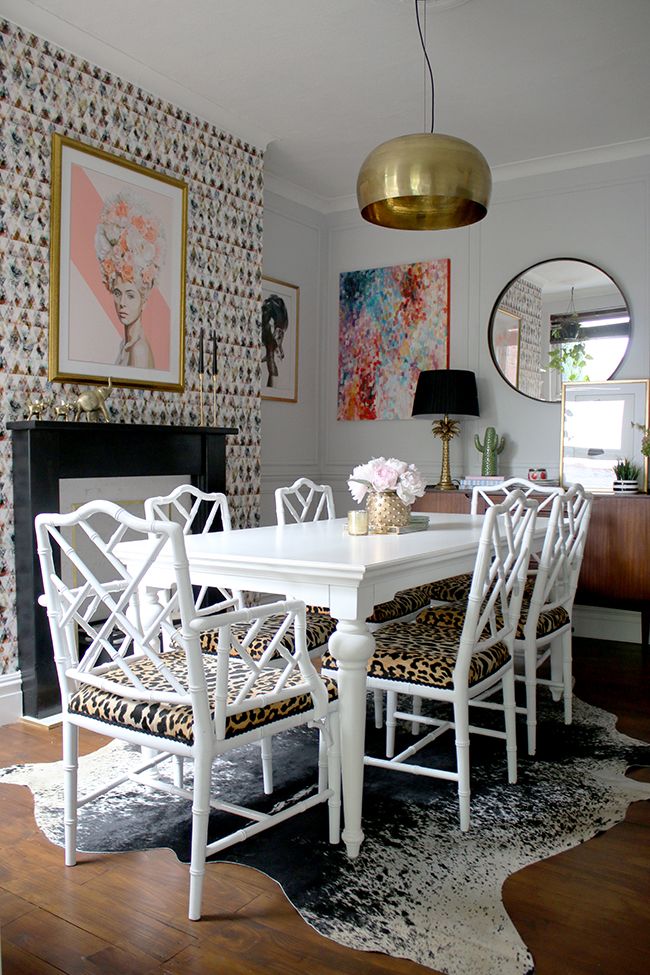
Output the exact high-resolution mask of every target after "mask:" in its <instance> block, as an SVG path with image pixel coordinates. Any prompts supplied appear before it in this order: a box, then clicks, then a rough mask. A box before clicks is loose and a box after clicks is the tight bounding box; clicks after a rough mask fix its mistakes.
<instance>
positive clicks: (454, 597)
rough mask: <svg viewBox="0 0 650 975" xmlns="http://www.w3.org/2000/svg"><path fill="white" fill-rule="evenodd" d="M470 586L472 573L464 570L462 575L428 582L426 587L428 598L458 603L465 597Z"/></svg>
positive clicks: (441, 601)
mask: <svg viewBox="0 0 650 975" xmlns="http://www.w3.org/2000/svg"><path fill="white" fill-rule="evenodd" d="M471 587H472V573H471V572H464V573H463V574H462V575H458V576H449V577H448V578H447V579H439V580H438V582H430V583H429V585H428V587H427V588H428V591H429V599H430V600H434V601H435V602H440V603H460V602H462V601H463V600H464V599H467V597H468V596H469V591H470V589H471Z"/></svg>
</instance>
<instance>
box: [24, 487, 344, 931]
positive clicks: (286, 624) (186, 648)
mask: <svg viewBox="0 0 650 975" xmlns="http://www.w3.org/2000/svg"><path fill="white" fill-rule="evenodd" d="M35 527H36V536H37V548H38V555H39V560H40V564H41V570H42V575H43V584H44V590H45V591H44V595H43V596H42V597H41V600H40V601H41V603H42V604H44V605H45V607H46V609H47V614H48V619H49V623H50V630H51V634H52V642H53V647H54V657H55V661H56V668H57V674H58V677H59V682H60V687H61V694H62V702H63V714H64V728H63V740H64V762H63V765H64V780H65V807H66V816H65V820H66V826H65V851H66V852H65V856H66V864H68V865H72V864H74V863H75V861H76V820H77V815H76V814H77V809H78V808H79V807H80V806H81V805H84V804H85V803H86V802H88V801H90V800H91V799H93V798H96V797H97V796H99V795H102V794H104V793H105V792H106V791H108V790H109V789H111V788H113V787H115V786H116V785H118V784H119V783H120V782H122V781H123V780H124V778H125V776H124V775H122V776H120V777H119V778H117V779H115V780H114V781H113V782H111V783H109V784H108V785H106V786H104V787H103V788H101V789H97V788H96V783H93V786H92V792H91V794H89V795H87V796H82V797H78V795H77V761H78V758H77V756H78V727H79V726H81V727H86V728H89V729H91V730H94V731H97V732H98V733H100V734H102V735H112V736H113V737H115V738H118V739H121V740H124V741H128V742H131V743H133V744H135V745H139V746H141V747H143V748H144V749H145V751H146V753H147V754H146V757H145V759H144V761H143V762H142V764H141V765H140V766H139V768H138V769H136V770H135V771H131V772H130V773H129V774H128V776H127V777H129V778H132V779H134V780H135V781H140V782H141V783H143V784H145V785H146V786H147V787H149V788H155V789H162V791H164V792H168V793H171V794H174V795H179V796H182V797H185V798H188V799H191V800H192V803H193V806H192V812H193V820H192V858H191V867H190V907H189V916H190V918H192V919H198V918H199V917H200V914H201V897H202V883H203V876H204V873H205V858H206V856H209V855H211V854H213V853H215V852H217V851H218V850H221V849H224V848H225V847H227V846H230V845H232V844H233V843H237V842H240V841H241V840H243V839H246V838H247V837H248V836H250V835H252V834H254V833H256V832H259V831H260V830H262V829H267V828H269V827H270V826H272V825H274V824H275V823H276V822H279V821H281V820H282V819H286V818H287V816H289V815H295V814H297V813H298V812H301V811H304V810H305V809H306V808H309V807H310V806H311V805H314V804H316V803H318V802H325V801H327V802H328V803H329V805H330V841H331V842H338V830H339V827H338V817H339V812H340V750H339V746H338V724H337V723H335V722H334V718H335V717H336V711H335V703H336V701H335V698H336V693H335V688H334V687H333V686H332V687H330V688H329V691H328V688H327V687H326V686H325V684H324V682H323V680H322V679H321V678H320V676H319V674H318V673H317V672H316V669H315V668H314V665H313V663H312V662H311V660H310V658H309V655H308V653H307V647H306V640H305V628H306V622H305V605H304V603H303V602H301V601H299V600H285V601H282V602H276V603H272V604H266V605H264V606H262V607H255V608H252V609H235V610H231V611H228V612H220V613H218V614H217V615H213V616H202V615H197V612H196V609H195V605H194V599H193V593H192V587H191V583H190V574H189V566H188V560H187V555H186V551H185V541H184V533H183V526H182V525H180V524H178V523H176V522H172V521H169V520H152V519H146V518H145V519H141V518H137V517H135V516H134V515H131V514H129V513H128V512H126V511H124V510H123V509H122V508H120V507H119V506H118V505H116V504H113V503H112V502H108V501H96V502H90V503H88V504H86V505H83V506H82V507H80V508H79V509H78V510H77V511H75V512H73V513H72V514H67V515H62V514H58V513H57V514H40V515H38V516H37V518H36V521H35ZM71 532H74V533H75V537H77V538H78V533H79V532H81V533H83V536H82V537H84V538H85V539H87V540H88V541H89V542H90V549H91V552H92V557H91V558H89V557H88V556H87V555H86V554H85V551H84V555H83V556H82V555H80V554H79V551H77V550H76V549H75V547H73V545H72V544H71V542H70V540H69V538H68V536H69V535H70V533H71ZM134 540H136V541H137V542H138V543H139V544H138V545H137V546H136V549H137V554H135V553H133V551H132V549H129V548H128V546H125V545H124V543H125V542H127V541H128V542H131V541H134ZM86 547H88V545H87V543H86ZM163 548H165V550H166V552H165V555H166V557H167V554H171V564H172V565H173V584H171V579H170V587H169V588H168V589H166V590H165V591H164V592H163V593H162V596H161V598H160V599H159V601H158V602H157V603H155V604H154V603H153V602H152V601H151V600H150V599H148V600H147V602H146V605H145V604H144V603H143V602H142V601H141V598H140V594H141V592H142V591H143V590H149V592H151V589H152V586H151V585H150V581H151V579H152V576H151V571H152V568H153V567H154V566H155V564H156V561H157V560H158V558H159V556H160V554H161V552H162V550H163ZM129 553H131V554H129ZM125 559H128V564H127V563H126V562H125V561H124V560H125ZM166 564H168V563H166ZM70 567H72V572H71V571H70ZM71 575H72V576H73V583H74V584H73V585H71V584H70V583H69V579H70V577H71ZM66 580H68V581H66ZM271 616H273V617H274V619H277V620H278V628H277V632H276V633H275V635H274V636H273V638H272V639H270V640H269V641H268V646H267V647H266V649H265V651H264V653H263V654H262V655H261V657H260V656H255V657H254V656H252V655H251V654H250V653H249V652H248V649H247V648H248V647H249V646H250V645H251V643H252V642H253V641H254V640H255V637H256V634H257V631H258V630H259V628H260V627H261V626H262V625H263V624H264V622H265V621H266V620H267V619H268V618H269V617H271ZM178 617H180V628H177V627H176V622H177V619H178ZM235 626H236V627H237V635H235V634H234V633H233V631H232V630H233V627H235ZM290 628H292V629H293V640H292V641H291V642H290V649H288V648H287V646H285V645H284V644H283V642H282V640H283V638H284V637H285V635H286V634H287V633H288V631H289V629H290ZM204 629H210V630H213V631H214V630H218V633H219V637H218V641H219V642H218V653H217V654H216V655H214V654H212V655H203V654H202V652H201V647H200V634H201V632H202V631H203V630H204ZM81 632H83V633H84V634H85V638H86V641H87V643H88V647H87V649H86V650H85V652H84V653H83V654H82V655H80V653H79V649H78V635H79V633H81ZM172 635H174V636H175V640H176V649H174V648H172V647H170V638H171V636H172ZM179 646H180V648H179ZM299 724H309V725H314V726H315V727H317V728H318V731H319V735H320V749H319V755H320V757H319V770H318V789H317V791H316V792H315V793H314V794H313V795H310V797H309V798H308V799H306V800H305V799H304V798H303V797H302V796H300V797H299V801H298V802H296V803H295V805H292V804H289V807H288V808H285V809H283V810H281V811H280V812H279V813H276V812H275V811H273V812H272V813H270V814H267V813H264V814H261V813H259V812H258V811H255V810H249V809H246V808H244V807H240V806H232V805H231V804H229V803H225V802H222V801H220V800H219V799H218V798H215V797H212V798H211V795H210V791H211V768H212V763H213V761H214V759H215V758H216V757H217V756H218V755H220V754H223V753H225V752H227V751H230V750H231V749H233V748H236V747H238V746H239V745H241V744H245V743H247V742H249V741H261V740H262V739H264V738H265V737H270V736H272V735H274V734H277V733H278V732H281V731H283V730H285V729H287V728H290V727H294V726H296V725H299ZM152 756H153V757H152ZM172 757H173V758H175V759H178V758H183V757H186V758H191V759H193V761H194V785H193V788H192V789H191V790H189V789H185V788H183V781H182V775H181V779H180V781H179V780H178V778H177V776H176V775H174V780H173V782H172V781H171V780H170V779H169V778H164V777H163V776H162V775H161V774H160V767H161V766H162V763H164V762H165V761H167V760H169V759H171V758H172ZM211 807H213V808H217V809H228V810H229V811H230V812H234V813H235V814H236V815H238V816H243V817H244V818H246V819H248V820H250V821H251V822H252V825H245V826H244V827H243V828H241V829H237V830H236V831H235V832H233V833H230V834H229V835H228V836H225V837H221V838H220V839H219V840H216V841H215V842H213V843H208V842H207V821H208V815H209V811H210V808H211Z"/></svg>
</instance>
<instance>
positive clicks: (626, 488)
mask: <svg viewBox="0 0 650 975" xmlns="http://www.w3.org/2000/svg"><path fill="white" fill-rule="evenodd" d="M612 470H613V471H614V474H615V475H616V480H615V481H614V490H615V491H622V492H624V493H625V494H637V492H638V490H639V474H640V473H641V468H640V467H639V465H638V464H635V463H634V461H633V460H630V459H629V457H619V458H618V460H617V461H616V463H615V464H614V467H613V468H612Z"/></svg>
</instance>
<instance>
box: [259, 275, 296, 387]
mask: <svg viewBox="0 0 650 975" xmlns="http://www.w3.org/2000/svg"><path fill="white" fill-rule="evenodd" d="M299 304H300V288H298V287H297V285H295V284H287V283H286V281H277V280H276V279H275V278H262V321H261V330H262V331H261V342H262V394H261V395H262V399H275V400H282V401H283V402H285V403H297V402H298V312H299Z"/></svg>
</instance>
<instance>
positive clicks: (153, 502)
mask: <svg viewBox="0 0 650 975" xmlns="http://www.w3.org/2000/svg"><path fill="white" fill-rule="evenodd" d="M144 516H145V518H149V519H152V520H154V521H178V523H179V524H180V525H181V526H182V528H183V534H184V535H189V534H191V533H193V532H196V531H200V532H201V534H205V533H206V532H210V531H216V530H218V529H219V528H220V529H221V530H222V531H225V532H229V531H231V530H232V519H231V517H230V509H229V507H228V498H227V497H226V495H225V494H222V493H221V492H219V491H214V492H211V493H208V492H206V491H201V490H200V489H199V488H197V487H195V486H194V485H193V484H181V485H180V486H179V487H177V488H175V489H174V490H173V491H171V492H170V493H169V494H165V495H158V496H157V497H153V498H147V499H146V501H145V503H144ZM213 588H214V587H213ZM207 590H208V587H207V586H202V587H201V589H200V590H199V592H198V594H197V595H196V599H195V602H196V608H197V609H205V610H206V611H208V610H209V611H216V610H222V609H228V608H229V607H230V608H235V607H236V608H238V609H241V608H242V607H243V605H244V602H243V597H242V593H241V592H239V591H238V590H233V589H217V590H216V591H217V592H218V593H221V599H218V601H217V602H216V603H213V604H212V605H211V606H204V605H203V604H204V600H205V597H206V594H207Z"/></svg>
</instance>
